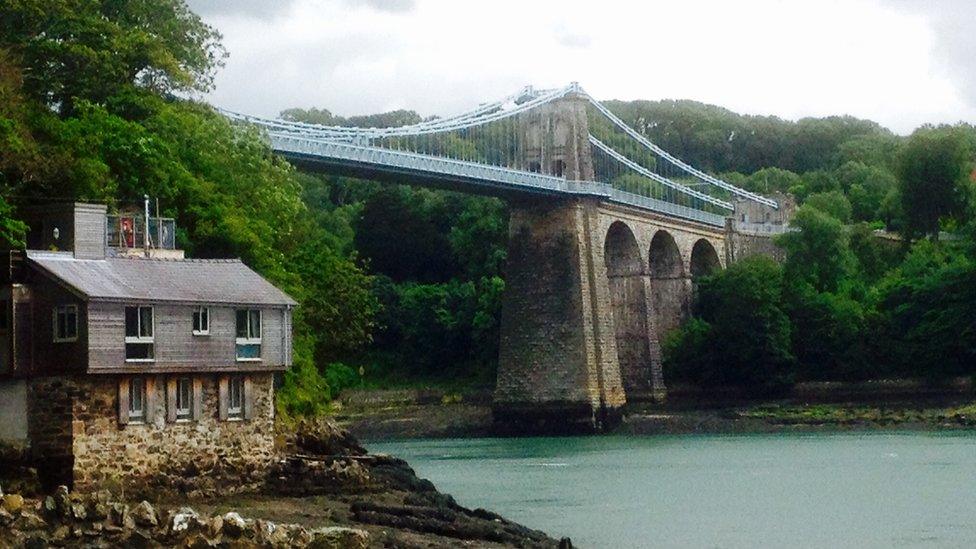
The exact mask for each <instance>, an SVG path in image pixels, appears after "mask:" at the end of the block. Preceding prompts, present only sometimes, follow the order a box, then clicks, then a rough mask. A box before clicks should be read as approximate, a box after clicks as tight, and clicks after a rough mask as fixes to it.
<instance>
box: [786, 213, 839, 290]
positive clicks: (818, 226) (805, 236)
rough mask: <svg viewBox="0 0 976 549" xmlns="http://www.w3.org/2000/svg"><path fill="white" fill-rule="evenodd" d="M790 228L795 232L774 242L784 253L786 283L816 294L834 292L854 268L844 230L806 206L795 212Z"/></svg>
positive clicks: (833, 220)
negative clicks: (792, 282) (801, 283)
mask: <svg viewBox="0 0 976 549" xmlns="http://www.w3.org/2000/svg"><path fill="white" fill-rule="evenodd" d="M791 226H792V227H794V228H795V229H797V230H796V231H792V232H788V233H785V234H783V235H780V236H779V237H778V238H777V243H778V244H779V245H781V246H782V247H783V248H784V249H785V250H786V257H787V259H786V264H785V266H784V269H785V273H786V277H787V279H789V280H790V281H796V282H803V283H806V284H809V285H810V286H812V287H813V288H814V289H815V290H817V291H819V292H833V291H836V290H837V289H838V288H839V287H840V285H841V282H842V281H843V280H845V279H847V277H849V276H850V274H851V272H852V269H853V266H854V257H853V255H852V254H851V251H850V248H849V247H848V241H847V234H846V232H845V231H844V226H843V225H842V224H841V222H840V221H839V220H837V219H836V218H834V217H831V216H830V215H828V214H825V213H823V212H822V211H820V210H818V209H816V208H814V207H812V206H809V205H804V206H802V207H800V209H798V210H797V212H796V215H795V217H794V218H793V221H792V223H791Z"/></svg>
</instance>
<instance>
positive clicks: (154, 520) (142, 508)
mask: <svg viewBox="0 0 976 549" xmlns="http://www.w3.org/2000/svg"><path fill="white" fill-rule="evenodd" d="M131 514H132V520H133V521H135V523H136V525H138V526H142V527H146V528H155V527H156V526H158V525H159V518H158V517H157V516H156V510H155V509H153V506H152V505H150V504H149V502H148V501H146V500H142V501H141V502H140V503H139V505H136V506H135V508H133V509H132V513H131ZM123 526H125V525H124V524H123Z"/></svg>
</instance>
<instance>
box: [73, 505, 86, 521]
mask: <svg viewBox="0 0 976 549" xmlns="http://www.w3.org/2000/svg"><path fill="white" fill-rule="evenodd" d="M71 518H73V519H74V520H78V521H82V520H85V519H87V518H88V509H86V508H85V504H84V503H72V504H71Z"/></svg>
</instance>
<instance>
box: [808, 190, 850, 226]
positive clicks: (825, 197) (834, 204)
mask: <svg viewBox="0 0 976 549" xmlns="http://www.w3.org/2000/svg"><path fill="white" fill-rule="evenodd" d="M803 203H804V204H805V205H808V206H810V207H811V208H816V209H818V210H820V211H821V212H823V213H825V214H829V215H830V216H831V217H833V218H834V219H837V220H838V221H840V222H841V223H849V222H850V221H851V202H850V201H849V200H847V197H846V196H844V193H842V192H840V191H829V192H823V193H815V194H811V195H810V196H808V197H807V199H806V200H805V201H804V202H803Z"/></svg>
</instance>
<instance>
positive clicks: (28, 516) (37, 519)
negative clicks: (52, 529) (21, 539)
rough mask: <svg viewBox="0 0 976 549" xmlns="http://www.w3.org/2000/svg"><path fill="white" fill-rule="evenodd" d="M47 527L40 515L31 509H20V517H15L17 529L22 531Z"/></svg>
mask: <svg viewBox="0 0 976 549" xmlns="http://www.w3.org/2000/svg"><path fill="white" fill-rule="evenodd" d="M44 528H47V523H46V522H44V519H42V518H41V516H40V515H38V514H37V513H35V512H33V511H29V510H26V509H25V510H22V511H21V512H20V518H18V519H17V529H18V530H21V531H24V532H31V531H34V530H43V529H44Z"/></svg>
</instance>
